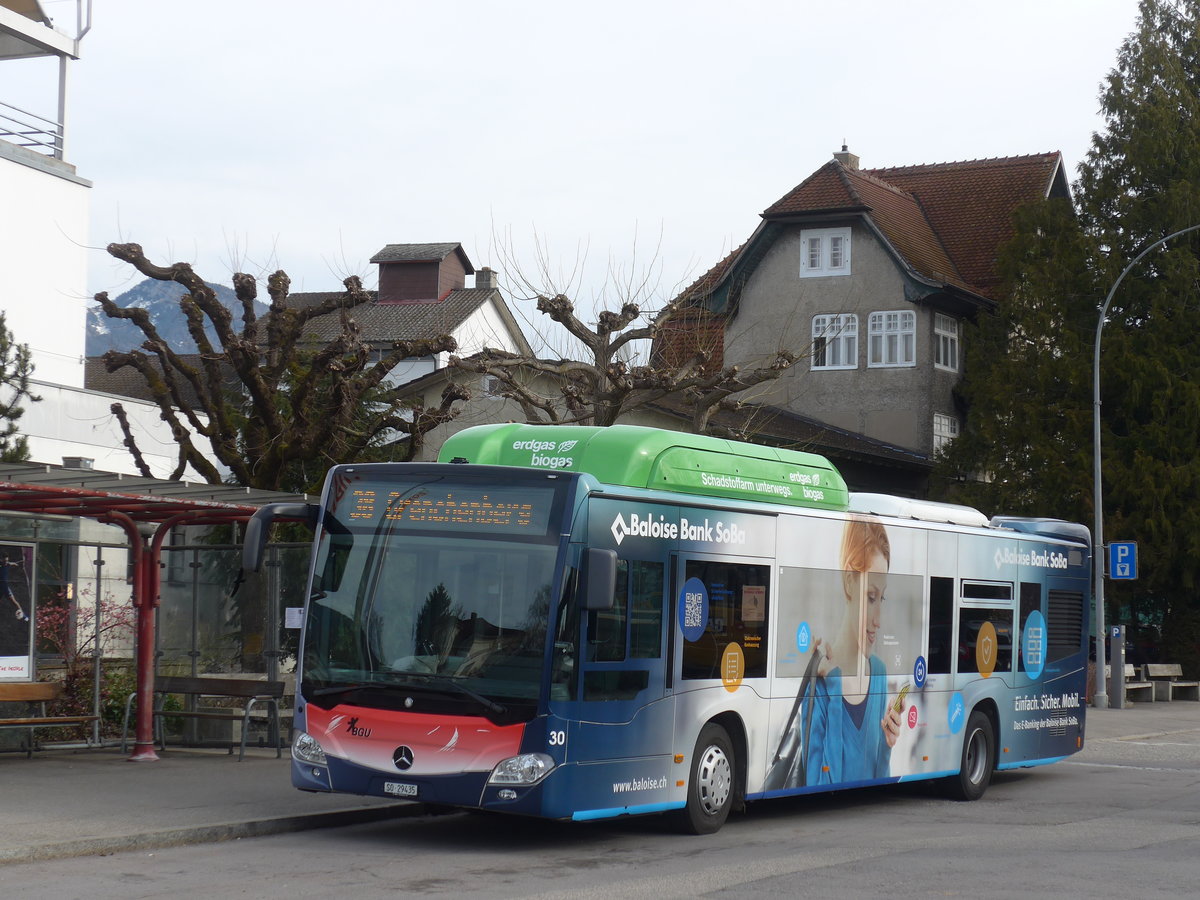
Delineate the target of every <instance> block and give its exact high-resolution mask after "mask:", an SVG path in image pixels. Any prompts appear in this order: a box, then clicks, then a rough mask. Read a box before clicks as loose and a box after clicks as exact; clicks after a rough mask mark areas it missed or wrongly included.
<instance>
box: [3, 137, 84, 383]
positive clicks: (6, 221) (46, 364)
mask: <svg viewBox="0 0 1200 900" xmlns="http://www.w3.org/2000/svg"><path fill="white" fill-rule="evenodd" d="M90 190H91V185H90V184H89V183H88V182H86V181H84V180H83V179H81V178H78V177H77V176H75V174H74V167H73V166H69V165H65V164H63V163H59V162H57V161H56V160H52V159H48V158H47V157H44V156H41V155H40V154H36V153H31V152H29V151H25V150H23V149H22V148H20V147H15V146H13V145H11V144H7V143H3V142H0V209H2V212H0V310H3V311H4V314H5V316H6V317H7V320H8V328H9V330H10V331H11V332H12V333H13V337H14V338H15V339H16V341H17V343H20V344H28V345H29V349H30V350H31V351H32V353H33V361H34V366H35V369H34V374H35V377H37V378H38V379H39V380H41V381H48V382H54V383H57V384H66V385H72V386H75V387H83V355H84V340H85V337H86V315H87V298H86V289H87V249H86V248H87V243H88V199H89V193H90Z"/></svg>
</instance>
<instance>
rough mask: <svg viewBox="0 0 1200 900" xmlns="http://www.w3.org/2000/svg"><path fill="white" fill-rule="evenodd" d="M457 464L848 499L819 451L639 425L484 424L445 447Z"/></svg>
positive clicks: (770, 498)
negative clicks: (461, 461)
mask: <svg viewBox="0 0 1200 900" xmlns="http://www.w3.org/2000/svg"><path fill="white" fill-rule="evenodd" d="M452 460H466V461H467V462H469V463H474V464H477V465H486V466H520V467H522V468H526V469H530V468H533V469H550V470H555V471H563V472H587V473H588V474H590V475H592V476H593V477H594V478H595V479H596V480H597V481H600V482H602V483H604V484H612V485H624V486H628V487H638V488H653V489H657V490H663V491H679V492H681V493H685V494H700V495H702V496H705V497H726V498H730V499H734V500H754V501H758V502H760V503H781V504H785V505H788V506H806V507H816V508H818V509H834V510H844V509H846V508H847V506H848V500H849V495H848V493H847V490H846V482H845V481H844V480H843V479H842V476H841V474H840V473H839V472H838V471H837V469H835V468H834V467H833V465H832V464H831V463H830V462H829V461H828V460H827V459H825V458H824V457H822V456H818V455H816V454H814V453H801V452H799V451H796V450H782V449H779V448H776V447H763V446H760V445H758V444H746V443H742V442H740V441H728V440H724V439H722V438H715V437H709V436H707V435H697V434H685V433H683V432H678V431H664V430H662V429H658V428H643V427H640V426H636V425H613V426H611V427H608V428H589V427H584V426H554V425H480V426H477V427H475V428H467V429H464V430H463V431H460V432H458V433H457V434H455V435H453V436H452V437H451V438H450V439H449V440H447V441H446V443H445V444H443V445H442V450H441V453H439V454H438V462H451V461H452Z"/></svg>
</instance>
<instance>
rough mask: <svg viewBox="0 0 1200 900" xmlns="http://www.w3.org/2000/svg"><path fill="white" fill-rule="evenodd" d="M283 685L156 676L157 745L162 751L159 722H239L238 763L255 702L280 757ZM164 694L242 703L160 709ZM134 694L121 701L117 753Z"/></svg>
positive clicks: (243, 754)
mask: <svg viewBox="0 0 1200 900" xmlns="http://www.w3.org/2000/svg"><path fill="white" fill-rule="evenodd" d="M283 691H284V683H283V682H282V681H263V680H259V679H256V678H224V677H222V676H219V675H158V676H156V677H155V679H154V694H155V697H156V702H155V704H154V717H155V719H157V722H156V729H157V735H158V742H159V746H160V747H162V748H163V749H166V741H165V739H164V737H163V729H162V720H163V719H176V718H180V719H218V720H224V721H232V722H241V723H242V735H241V750H240V751H239V753H238V760H242V759H245V757H246V735H247V733H248V732H249V730H250V721H251V719H252V717H253V716H254V707H255V705H256V704H258V703H264V704H266V708H267V725H268V728H271V729H273V732H272V733H273V734H274V735H275V738H276V740H275V756H276V758H279V757H280V756H281V755H282V751H283V744H282V739H283V735H282V733H281V732H280V730H279V701H280V699H281V698H282V697H283ZM167 694H178V695H181V696H183V697H188V698H193V699H196V700H198V699H199V698H201V697H223V698H233V699H238V700H245V701H246V704H245V707H244V708H242V709H229V710H219V709H194V708H193V709H164V708H163V701H164V699H165V698H166V695H167ZM136 699H137V694H136V693H133V694H130V695H129V698H128V699H127V700H126V701H125V720H124V723H123V724H122V726H121V751H122V752H124V751H125V743H126V737H127V736H128V734H129V716H130V711H131V710H132V708H133V704H134V701H135V700H136ZM229 752H230V753H231V754H232V753H233V743H232V742H230V745H229Z"/></svg>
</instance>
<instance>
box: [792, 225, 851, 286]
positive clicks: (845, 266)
mask: <svg viewBox="0 0 1200 900" xmlns="http://www.w3.org/2000/svg"><path fill="white" fill-rule="evenodd" d="M849 274H850V229H849V228H805V229H804V230H803V231H801V232H800V277H801V278H819V277H820V278H823V277H827V276H830V275H849Z"/></svg>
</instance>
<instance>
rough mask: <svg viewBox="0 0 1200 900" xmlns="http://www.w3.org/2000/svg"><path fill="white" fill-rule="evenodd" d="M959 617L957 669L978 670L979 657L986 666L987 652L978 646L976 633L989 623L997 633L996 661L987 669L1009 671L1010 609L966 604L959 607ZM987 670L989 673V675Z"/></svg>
mask: <svg viewBox="0 0 1200 900" xmlns="http://www.w3.org/2000/svg"><path fill="white" fill-rule="evenodd" d="M958 615H959V620H958V671H959V674H962V673H963V672H978V671H979V670H980V667H979V663H980V660H981V659H983V660H984V665H985V666H986V665H987V664H988V663H989V662H990V658H989V657H988V656H987V653H988V651H987V650H986V649H984V648H981V647H980V646H979V641H978V638H979V632H980V630H981V629H982V628H983V626H984V624H985V623H988V622H990V623H991V625H992V628H993V629H994V630H995V634H996V646H995V647H994V648H992V649H993V650H994V652H995V657H994V659H995V662H994V663H992V668H991V670H990V672H1011V671H1012V638H1013V613H1012V610H1011V609H987V608H980V607H966V606H964V607H963V608H962V609H960V610H959V614H958ZM990 672H989V674H990Z"/></svg>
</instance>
